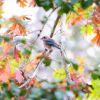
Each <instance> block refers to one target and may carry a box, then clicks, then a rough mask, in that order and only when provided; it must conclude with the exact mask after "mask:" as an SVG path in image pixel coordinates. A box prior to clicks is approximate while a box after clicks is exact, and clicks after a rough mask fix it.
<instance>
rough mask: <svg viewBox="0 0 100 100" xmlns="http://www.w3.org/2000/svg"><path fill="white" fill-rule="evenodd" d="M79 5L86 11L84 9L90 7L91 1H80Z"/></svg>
mask: <svg viewBox="0 0 100 100" xmlns="http://www.w3.org/2000/svg"><path fill="white" fill-rule="evenodd" d="M80 3H81V6H82V8H83V9H86V8H88V7H89V6H91V5H92V3H93V0H81V2H80Z"/></svg>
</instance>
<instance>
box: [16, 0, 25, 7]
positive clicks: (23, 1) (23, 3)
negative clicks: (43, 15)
mask: <svg viewBox="0 0 100 100" xmlns="http://www.w3.org/2000/svg"><path fill="white" fill-rule="evenodd" d="M17 2H18V3H19V4H20V7H25V6H26V3H27V1H26V0H17Z"/></svg>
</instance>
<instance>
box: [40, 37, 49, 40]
mask: <svg viewBox="0 0 100 100" xmlns="http://www.w3.org/2000/svg"><path fill="white" fill-rule="evenodd" d="M48 38H49V37H47V36H43V37H42V38H41V39H42V40H43V41H45V40H47V39H48Z"/></svg>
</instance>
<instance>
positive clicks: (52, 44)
mask: <svg viewBox="0 0 100 100" xmlns="http://www.w3.org/2000/svg"><path fill="white" fill-rule="evenodd" d="M41 39H42V40H43V42H44V45H45V46H46V48H49V49H50V48H51V47H55V48H58V49H61V48H60V46H59V45H58V44H57V43H56V42H55V41H54V40H53V39H51V38H49V37H47V36H43V37H42V38H41Z"/></svg>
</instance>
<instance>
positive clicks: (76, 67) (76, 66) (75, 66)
mask: <svg viewBox="0 0 100 100" xmlns="http://www.w3.org/2000/svg"><path fill="white" fill-rule="evenodd" d="M72 66H73V68H74V69H75V70H78V67H79V66H78V64H76V63H73V62H72Z"/></svg>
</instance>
